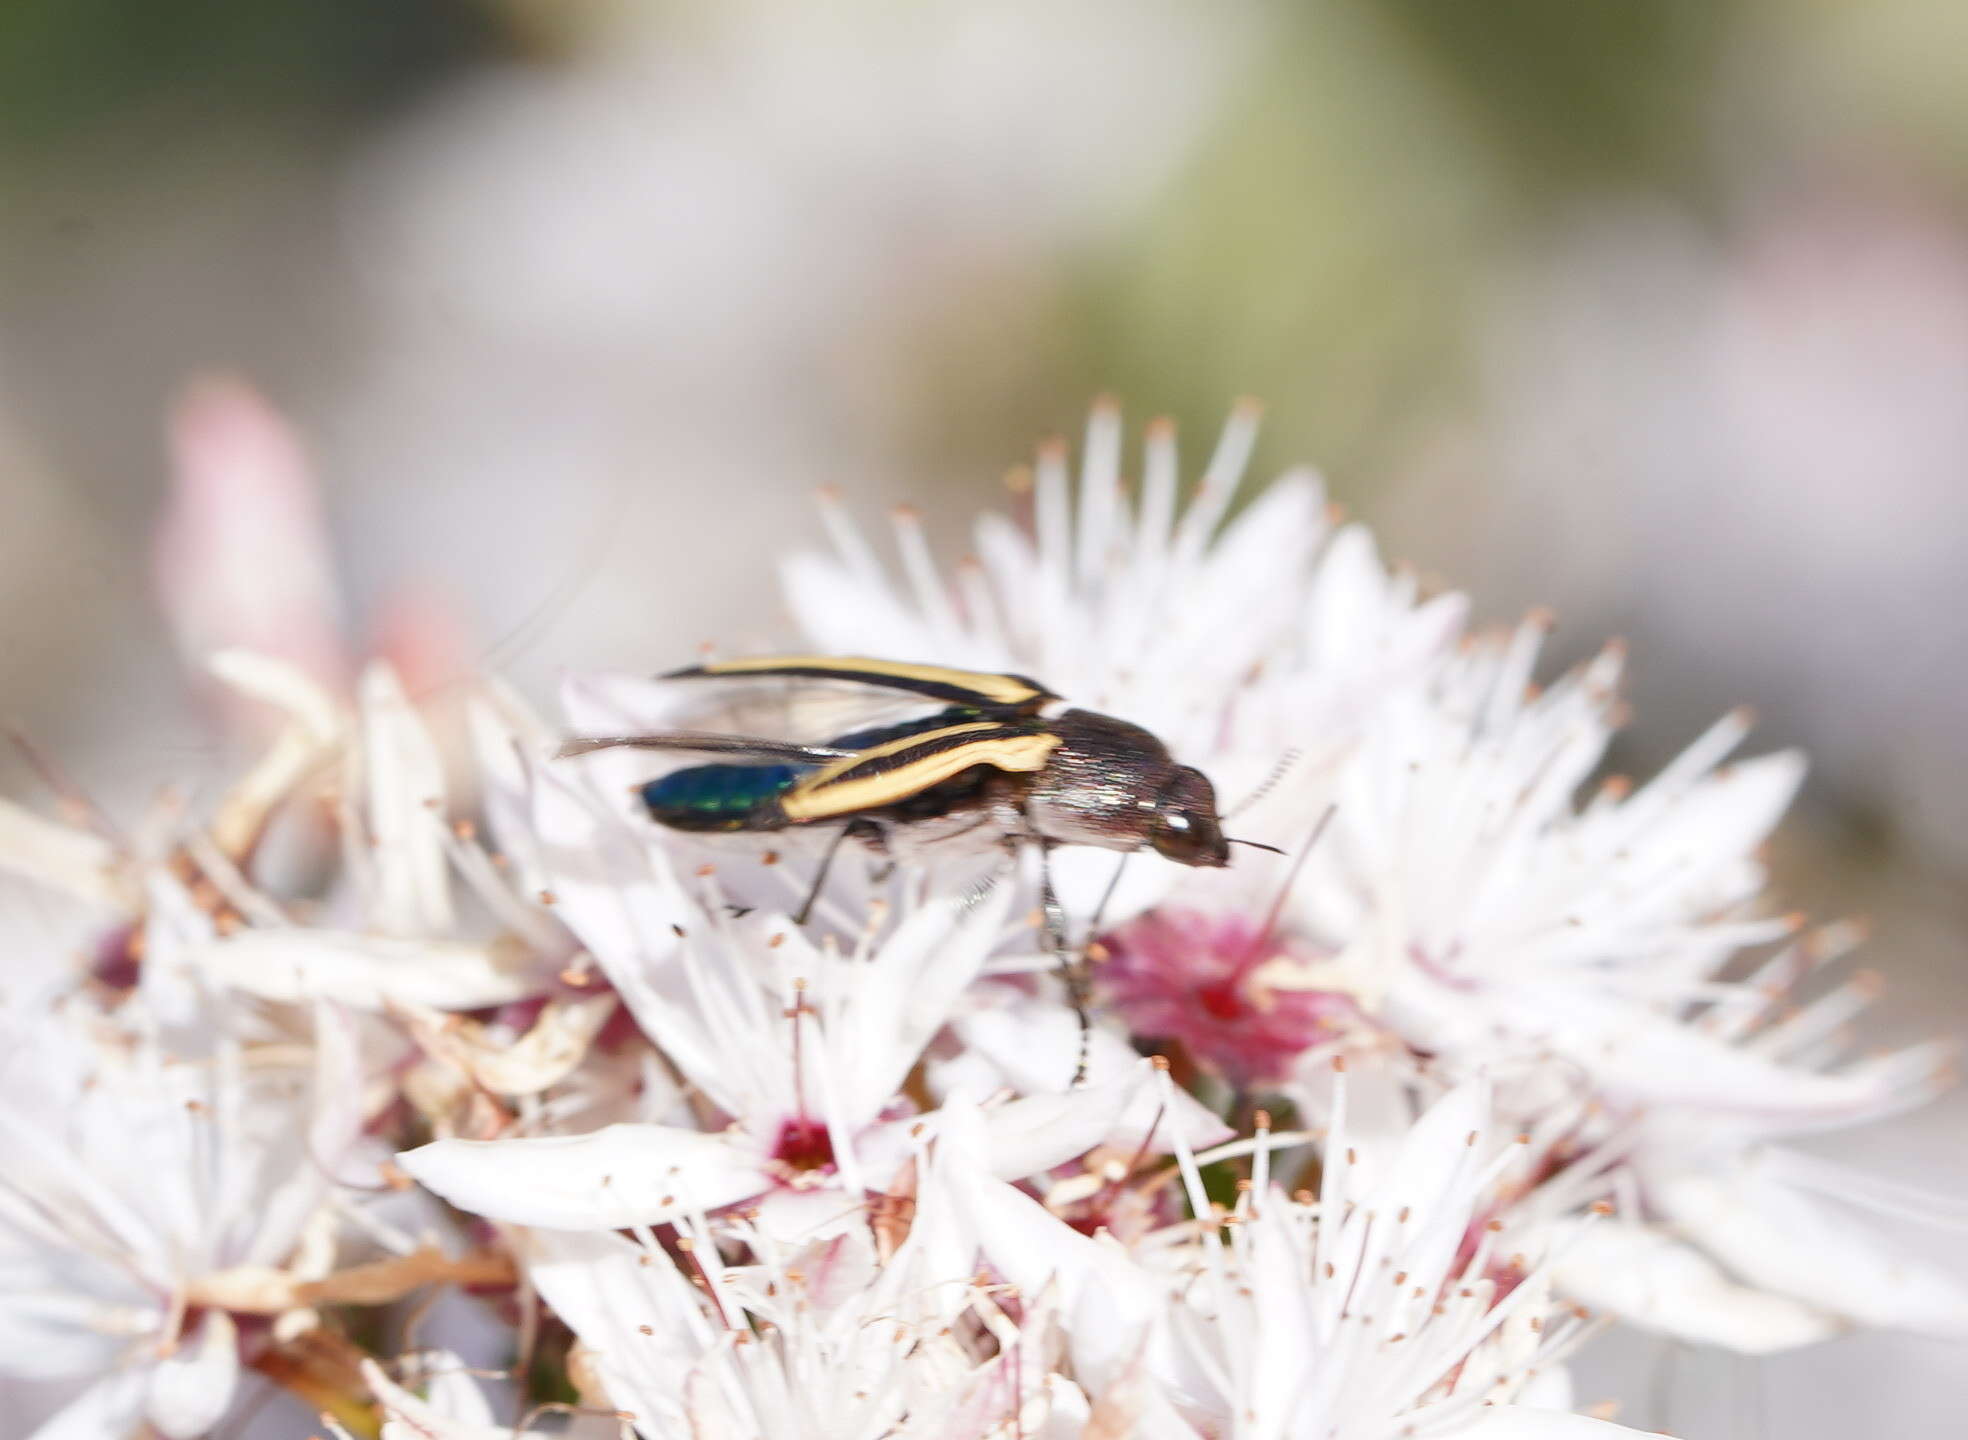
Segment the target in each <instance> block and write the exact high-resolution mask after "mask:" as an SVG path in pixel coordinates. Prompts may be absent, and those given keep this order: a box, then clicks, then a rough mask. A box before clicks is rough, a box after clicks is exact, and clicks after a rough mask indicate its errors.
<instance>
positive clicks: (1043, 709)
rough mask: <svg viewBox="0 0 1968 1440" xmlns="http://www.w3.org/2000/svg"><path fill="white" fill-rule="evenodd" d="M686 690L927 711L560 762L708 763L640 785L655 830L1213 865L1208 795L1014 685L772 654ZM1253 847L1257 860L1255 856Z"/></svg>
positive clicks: (727, 664) (1149, 747)
mask: <svg viewBox="0 0 1968 1440" xmlns="http://www.w3.org/2000/svg"><path fill="white" fill-rule="evenodd" d="M661 678H662V679H665V680H673V681H679V682H690V683H697V684H705V683H713V682H722V683H724V684H726V685H734V686H735V685H737V684H739V683H740V682H760V681H771V682H779V683H781V684H783V685H787V686H790V687H793V690H794V692H797V691H798V690H799V689H801V688H803V687H840V686H847V687H854V688H856V689H859V690H862V691H864V692H877V693H879V692H887V693H888V695H889V697H890V698H893V697H895V696H896V695H902V696H907V697H911V698H912V699H913V701H914V702H915V703H916V704H917V705H918V707H921V706H924V705H926V706H927V707H928V709H927V712H926V713H921V714H917V715H914V716H912V717H910V718H907V719H902V720H895V721H891V722H889V723H885V724H879V725H869V726H864V727H862V728H859V729H855V730H849V731H846V732H843V733H840V734H836V735H833V736H831V737H829V738H826V739H824V740H822V741H818V742H815V743H807V742H805V741H803V740H793V739H784V738H777V737H769V736H755V735H742V734H719V733H711V732H705V731H695V730H673V731H661V732H655V733H651V734H644V735H613V736H595V737H591V738H585V739H577V740H573V741H570V742H569V743H568V744H567V745H566V746H565V747H564V748H563V750H562V752H561V753H562V754H563V755H578V754H585V753H588V752H590V751H594V750H600V749H606V748H611V747H616V746H633V747H636V748H640V749H650V750H664V751H671V752H676V753H680V754H688V753H698V754H707V755H717V756H721V757H726V758H721V759H718V760H715V761H712V762H710V763H706V764H700V765H692V766H688V767H685V768H683V769H679V770H673V771H671V772H669V773H668V774H666V775H662V776H659V777H658V778H656V779H654V780H651V781H649V782H648V783H647V784H645V785H643V786H641V787H640V788H639V794H640V798H641V801H642V804H643V806H644V808H645V809H646V810H647V812H648V814H649V816H650V818H651V819H652V820H654V821H655V822H656V823H658V824H660V825H663V826H666V827H668V828H670V829H672V830H679V831H686V832H692V833H699V834H715V833H726V834H731V833H748V834H761V833H770V832H774V831H783V830H794V829H800V830H813V829H820V830H824V829H828V828H833V830H834V844H833V845H832V846H831V847H830V848H829V850H828V852H827V860H826V861H825V862H823V865H822V870H821V874H820V877H819V880H816V882H815V886H814V894H813V895H809V896H808V899H807V904H806V905H804V906H802V907H801V911H800V914H799V916H798V917H797V918H798V919H799V920H800V921H801V922H803V921H804V919H805V917H806V915H807V913H808V912H809V911H810V909H811V906H812V903H813V898H814V895H817V893H818V890H819V882H820V881H821V880H824V879H825V874H826V866H827V864H830V863H831V861H832V859H833V854H834V851H835V850H836V849H838V848H839V845H840V844H841V843H843V842H845V841H847V840H856V841H859V842H860V843H862V844H864V845H865V846H867V847H868V848H869V849H871V850H873V851H875V852H877V853H879V854H884V855H893V854H898V853H901V854H909V853H916V852H921V851H924V850H928V849H931V848H934V849H937V850H943V851H949V850H953V849H959V848H961V849H979V848H989V847H1012V848H1015V847H1017V846H1019V845H1021V844H1027V843H1031V844H1037V845H1038V846H1039V847H1040V849H1041V850H1042V851H1043V850H1049V849H1050V848H1051V847H1053V846H1057V845H1090V846H1097V847H1099V848H1101V849H1106V850H1119V851H1137V850H1153V851H1154V852H1155V853H1157V854H1159V855H1162V856H1165V857H1166V858H1168V859H1170V860H1174V861H1176V862H1178V863H1179V864H1183V865H1192V866H1199V867H1205V868H1216V867H1220V866H1223V865H1227V864H1228V863H1229V860H1230V846H1231V844H1233V843H1236V844H1251V845H1255V844H1256V843H1257V842H1255V841H1234V842H1233V841H1232V840H1230V839H1229V838H1227V837H1226V836H1225V835H1224V833H1223V825H1222V821H1221V819H1220V818H1219V816H1218V814H1217V805H1216V791H1215V788H1214V787H1213V786H1212V785H1211V784H1210V781H1209V778H1208V777H1207V776H1205V775H1204V774H1203V773H1202V771H1200V770H1198V769H1196V768H1195V767H1193V766H1190V765H1182V764H1178V763H1177V762H1176V760H1175V759H1174V757H1173V756H1171V755H1170V754H1169V750H1168V747H1167V746H1166V745H1164V744H1163V743H1162V742H1161V741H1160V740H1159V739H1157V738H1156V737H1155V736H1154V735H1153V734H1152V733H1151V732H1149V731H1147V730H1145V729H1143V728H1142V727H1141V726H1139V725H1134V724H1131V723H1129V722H1128V721H1125V720H1119V719H1116V718H1114V717H1113V716H1111V715H1101V714H1097V713H1095V712H1093V711H1091V710H1081V709H1075V708H1070V707H1067V706H1066V705H1065V703H1064V702H1063V701H1062V700H1061V699H1060V697H1059V696H1058V695H1057V694H1056V693H1055V692H1053V691H1052V690H1050V689H1048V688H1046V686H1044V685H1042V684H1040V683H1039V682H1038V681H1036V680H1033V679H1031V678H1030V677H1028V676H1024V675H1014V674H993V673H986V672H980V671H972V670H957V669H951V668H949V667H946V666H940V665H920V664H909V663H904V662H900V661H893V660H874V659H865V658H858V657H840V656H816V655H780V656H766V657H763V658H758V659H747V660H722V661H715V662H711V663H708V664H703V665H693V666H689V667H687V668H685V669H681V670H673V671H671V672H669V673H668V674H666V675H664V676H662V677H661ZM1259 848H1263V849H1269V848H1271V847H1269V846H1260V847H1259Z"/></svg>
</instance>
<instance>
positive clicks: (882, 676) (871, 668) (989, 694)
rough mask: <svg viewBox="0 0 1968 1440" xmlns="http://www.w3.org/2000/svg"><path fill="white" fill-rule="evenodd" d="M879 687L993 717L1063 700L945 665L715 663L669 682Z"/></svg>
mask: <svg viewBox="0 0 1968 1440" xmlns="http://www.w3.org/2000/svg"><path fill="white" fill-rule="evenodd" d="M746 676H748V677H752V678H755V679H766V678H776V679H784V680H803V681H807V682H819V683H832V684H850V685H867V686H874V687H876V688H878V689H883V690H901V691H905V692H907V693H908V694H911V695H919V696H921V697H922V698H923V699H925V700H935V701H939V702H940V703H942V704H944V705H952V706H962V707H964V708H967V709H972V710H983V711H987V712H990V713H993V714H1012V715H1029V714H1032V713H1034V712H1035V711H1037V710H1038V709H1039V707H1040V706H1042V705H1044V704H1045V703H1046V702H1047V701H1048V700H1056V699H1058V698H1059V697H1058V696H1057V695H1055V694H1053V692H1052V691H1050V690H1048V689H1046V688H1045V686H1043V685H1041V684H1039V682H1038V681H1036V680H1033V679H1030V678H1028V677H1027V676H1024V675H998V674H992V673H990V672H987V671H982V670H953V669H950V668H949V667H947V666H943V665H912V664H908V663H906V662H904V661H900V660H870V659H865V658H862V657H859V656H851V655H766V656H761V657H758V658H755V659H749V660H714V661H711V662H709V663H707V664H703V665H692V666H689V667H687V668H685V669H682V670H673V671H671V672H670V673H669V674H667V675H665V676H664V677H663V678H664V679H665V680H714V679H733V678H737V677H746Z"/></svg>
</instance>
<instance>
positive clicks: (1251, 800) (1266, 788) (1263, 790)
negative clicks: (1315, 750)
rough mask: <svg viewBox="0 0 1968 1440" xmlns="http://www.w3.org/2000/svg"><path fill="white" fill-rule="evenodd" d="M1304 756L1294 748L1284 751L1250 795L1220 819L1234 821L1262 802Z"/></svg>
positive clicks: (1245, 842)
mask: <svg viewBox="0 0 1968 1440" xmlns="http://www.w3.org/2000/svg"><path fill="white" fill-rule="evenodd" d="M1304 754H1305V752H1304V751H1302V750H1299V749H1296V748H1293V749H1290V750H1287V751H1285V753H1284V754H1282V755H1280V756H1279V757H1278V763H1277V764H1276V765H1273V766H1272V767H1271V773H1270V774H1269V775H1266V776H1265V777H1264V780H1263V782H1262V783H1261V784H1260V785H1259V786H1258V787H1257V788H1256V789H1255V790H1253V791H1251V792H1250V794H1248V795H1246V796H1245V797H1244V798H1243V799H1241V800H1239V801H1238V802H1237V803H1236V804H1235V805H1232V806H1231V807H1230V808H1229V809H1228V810H1225V811H1224V812H1223V816H1222V818H1223V819H1225V820H1234V819H1236V818H1237V817H1238V816H1239V815H1241V814H1243V813H1244V812H1245V811H1246V810H1248V809H1250V808H1251V806H1253V805H1255V804H1256V803H1257V802H1258V801H1260V800H1262V799H1263V798H1264V797H1265V796H1266V795H1269V794H1270V793H1271V791H1272V790H1273V789H1274V788H1275V787H1276V786H1277V784H1278V782H1279V781H1280V780H1282V779H1284V778H1285V776H1286V775H1288V774H1290V773H1291V768H1292V766H1294V765H1296V764H1297V763H1298V762H1299V761H1300V760H1301V759H1302V758H1304ZM1232 843H1233V844H1249V843H1250V842H1249V841H1233V842H1232Z"/></svg>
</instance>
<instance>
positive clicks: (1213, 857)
mask: <svg viewBox="0 0 1968 1440" xmlns="http://www.w3.org/2000/svg"><path fill="white" fill-rule="evenodd" d="M1148 843H1149V844H1150V845H1151V846H1153V847H1154V850H1155V853H1156V854H1158V855H1165V856H1167V857H1168V858H1169V859H1171V860H1173V861H1175V862H1176V863H1178V864H1181V865H1200V866H1204V867H1207V868H1209V869H1216V868H1218V867H1220V866H1224V865H1228V864H1229V863H1230V842H1229V841H1228V840H1225V839H1224V838H1223V825H1222V822H1221V821H1219V820H1218V819H1217V815H1216V787H1215V786H1213V785H1211V784H1210V782H1209V777H1208V776H1207V775H1205V774H1203V772H1202V771H1200V770H1196V769H1192V768H1191V767H1190V766H1187V765H1178V766H1177V767H1176V770H1175V775H1174V777H1173V778H1172V779H1171V780H1170V781H1169V783H1168V784H1167V785H1164V786H1163V787H1162V791H1161V793H1160V794H1159V795H1157V796H1156V797H1155V808H1154V814H1153V817H1152V818H1151V819H1150V821H1149V824H1148Z"/></svg>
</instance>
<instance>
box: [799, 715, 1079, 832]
mask: <svg viewBox="0 0 1968 1440" xmlns="http://www.w3.org/2000/svg"><path fill="white" fill-rule="evenodd" d="M1003 729H1004V727H1003V726H1001V725H999V724H998V723H997V722H995V721H989V720H987V721H983V722H980V723H978V724H974V725H952V726H950V727H949V728H948V729H945V730H932V731H930V732H929V733H927V734H925V735H912V736H910V737H909V738H908V739H906V740H894V741H890V742H889V743H888V744H886V745H877V746H875V747H874V748H872V749H869V750H864V751H862V752H861V753H860V754H859V755H855V756H852V757H850V758H848V759H845V760H836V761H834V762H833V764H831V765H828V766H826V767H824V768H822V769H820V770H817V771H815V772H814V773H813V774H812V775H809V776H808V777H807V778H806V779H804V780H802V781H800V783H799V784H797V785H795V786H794V787H793V788H792V789H791V790H789V791H787V792H786V794H785V795H784V797H782V798H781V800H780V802H779V804H780V807H781V808H782V809H783V810H784V811H785V812H786V818H787V819H789V820H826V819H830V818H832V817H834V816H838V815H851V814H853V813H854V812H856V811H858V810H878V809H880V808H881V807H882V806H884V805H893V804H895V803H896V802H897V801H899V800H906V799H908V798H909V797H910V796H911V795H920V794H921V793H922V792H923V791H925V790H927V789H929V787H930V786H932V785H938V784H941V783H942V782H943V781H945V780H948V779H951V778H952V777H953V776H957V775H961V774H962V773H963V772H964V771H966V770H968V769H970V768H971V767H972V766H973V765H989V766H991V767H992V768H994V769H998V770H1004V771H1009V772H1011V773H1013V774H1030V773H1031V772H1033V771H1035V770H1040V769H1043V768H1044V767H1045V763H1046V760H1047V758H1048V757H1050V756H1051V754H1052V752H1053V751H1054V750H1056V749H1058V748H1059V737H1058V736H1057V735H1045V734H1039V735H1017V734H1013V735H1006V734H1004V733H1002V732H1003ZM981 730H996V731H999V732H1000V733H999V734H998V735H996V736H995V737H993V738H990V739H978V740H972V741H971V742H970V743H969V744H966V745H953V746H951V747H950V748H949V749H948V750H938V751H936V752H934V753H933V754H929V755H925V756H923V758H922V759H920V760H911V761H909V762H907V763H906V764H902V765H898V766H896V767H895V768H894V769H893V770H885V771H883V772H881V773H880V774H877V775H864V776H862V777H861V778H860V779H858V780H833V779H830V776H831V775H840V774H845V773H846V772H847V771H849V770H852V769H854V768H855V767H856V766H858V765H860V764H862V763H863V762H864V761H867V760H872V759H878V758H879V757H881V756H883V755H892V754H896V753H898V752H900V751H904V750H910V749H914V748H915V747H917V746H919V745H923V744H925V743H927V742H930V741H933V740H936V739H937V738H939V737H941V736H945V735H963V734H968V733H972V732H975V731H981Z"/></svg>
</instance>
